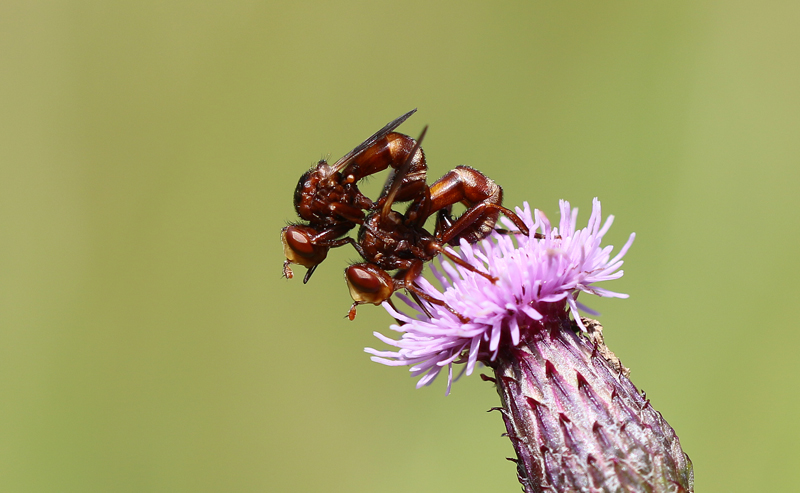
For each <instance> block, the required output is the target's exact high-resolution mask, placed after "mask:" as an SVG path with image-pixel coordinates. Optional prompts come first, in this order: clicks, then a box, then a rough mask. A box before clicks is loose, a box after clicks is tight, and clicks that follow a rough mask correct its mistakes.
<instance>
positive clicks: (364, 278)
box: [346, 265, 386, 294]
mask: <svg viewBox="0 0 800 493" xmlns="http://www.w3.org/2000/svg"><path fill="white" fill-rule="evenodd" d="M346 275H347V279H348V280H349V281H350V282H351V283H353V284H355V285H356V286H358V289H359V291H361V292H363V293H370V294H372V293H377V292H378V291H380V290H381V289H383V288H384V287H385V285H386V284H385V283H384V282H383V279H381V278H380V277H378V276H376V275H375V274H374V273H373V272H370V271H369V270H367V269H365V268H363V267H361V266H358V265H351V266H350V267H348V268H347V274H346Z"/></svg>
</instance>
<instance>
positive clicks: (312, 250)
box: [281, 224, 329, 268]
mask: <svg viewBox="0 0 800 493" xmlns="http://www.w3.org/2000/svg"><path fill="white" fill-rule="evenodd" d="M313 234H314V230H313V229H311V228H309V227H308V226H301V225H296V224H294V225H291V226H286V227H285V228H283V229H282V230H281V241H283V253H284V255H285V256H286V259H287V260H288V261H289V262H291V263H293V264H300V265H302V266H303V267H307V268H310V267H313V266H315V265H317V264H319V263H320V262H322V261H323V260H325V257H327V256H328V249H329V248H328V247H326V246H322V245H315V244H314V242H313V241H312V240H311V235H313Z"/></svg>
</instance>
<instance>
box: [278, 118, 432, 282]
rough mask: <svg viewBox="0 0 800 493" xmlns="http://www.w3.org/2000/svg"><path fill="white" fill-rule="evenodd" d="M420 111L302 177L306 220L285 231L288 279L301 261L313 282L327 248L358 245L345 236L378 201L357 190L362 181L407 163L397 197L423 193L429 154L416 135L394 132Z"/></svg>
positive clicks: (301, 211)
mask: <svg viewBox="0 0 800 493" xmlns="http://www.w3.org/2000/svg"><path fill="white" fill-rule="evenodd" d="M415 111H416V110H412V111H409V112H408V113H406V114H404V115H402V116H400V117H399V118H397V119H395V120H393V121H391V122H389V123H388V124H387V125H386V126H385V127H383V128H382V129H380V130H379V131H378V132H376V133H375V134H374V135H372V136H371V137H370V138H368V139H367V140H365V141H364V142H362V143H361V144H360V145H359V146H357V147H356V148H355V149H353V150H352V151H350V152H349V153H347V154H346V155H345V156H343V157H342V158H341V159H339V160H338V161H336V163H334V164H332V165H330V164H328V163H327V161H325V160H321V161H319V162H318V163H317V165H316V166H315V167H314V168H312V169H310V170H309V171H307V172H306V173H304V174H303V175H302V176H301V177H300V180H299V181H298V183H297V187H296V188H295V192H294V206H295V210H296V211H297V215H298V216H299V217H300V219H301V220H303V221H306V223H297V224H290V225H289V226H286V227H285V228H283V229H282V230H281V241H282V242H283V250H284V254H285V257H286V260H285V261H284V263H283V275H284V276H285V277H287V278H292V277H293V273H292V270H291V268H290V264H299V265H302V266H304V267H306V268H307V269H308V271H307V272H306V275H305V278H304V279H303V282H308V280H309V279H310V277H311V274H313V272H314V270H315V269H316V267H317V266H318V265H319V264H320V263H321V262H322V261H323V260H325V258H326V257H327V255H328V250H330V249H331V248H334V247H338V246H342V245H345V244H347V243H353V240H352V239H351V238H349V237H345V235H346V234H347V233H348V232H349V231H350V230H351V229H353V228H354V227H355V226H356V225H359V224H362V223H363V222H364V218H365V217H366V212H367V211H369V210H371V209H372V208H373V207H375V205H376V204H374V203H373V201H372V200H370V199H369V198H368V197H366V196H364V195H363V194H362V193H361V191H360V190H359V189H358V186H357V184H358V182H359V181H360V180H361V179H363V178H365V177H367V176H369V175H372V174H375V173H378V172H380V171H383V170H385V169H387V168H390V167H391V168H394V169H395V170H396V169H397V168H399V167H400V166H401V165H403V164H404V163H407V162H408V163H410V164H409V169H408V171H407V172H406V173H405V174H404V175H403V177H402V178H401V184H400V186H399V189H398V191H397V193H396V197H395V199H394V200H395V201H398V202H404V201H409V200H413V199H416V198H418V197H419V196H420V193H421V191H422V190H424V189H425V188H426V187H427V185H426V184H425V179H426V172H427V165H426V163H425V156H424V154H423V153H422V151H421V150H419V147H418V146H415V142H414V139H412V138H411V137H409V136H407V135H403V134H400V133H397V132H394V131H393V130H394V129H395V128H397V127H398V126H399V125H400V124H402V123H403V122H404V121H405V120H406V119H407V118H408V117H410V116H411V115H412V114H413V113H414V112H415ZM412 153H413V154H412Z"/></svg>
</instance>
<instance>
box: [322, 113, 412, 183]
mask: <svg viewBox="0 0 800 493" xmlns="http://www.w3.org/2000/svg"><path fill="white" fill-rule="evenodd" d="M416 111H417V109H416V108H414V109H413V110H411V111H409V112H408V113H406V114H405V115H402V116H400V117H397V118H395V119H394V120H392V121H390V122H389V123H387V124H386V126H385V127H383V128H382V129H380V130H378V131H377V132H375V134H374V135H372V137H370V138H368V139H367V140H365V141H364V142H362V143H360V144H359V145H358V146H357V147H356V148H355V149H353V150H352V151H350V152H348V153H347V154H345V155H344V156H342V157H341V158H340V159H339V160H338V161H336V162H335V163H334V164H333V166H332V168H333V170H334V171H341V170H343V169H344V168H345V166H347V165H348V164H350V162H351V161H353V159H355V158H356V157H358V155H359V154H361V153H362V152H364V151H365V150H367V149H369V147H370V146H372V144H374V143H375V142H377V141H378V140H380V139H382V138H383V137H386V135H388V134H389V133H391V132H392V131H393V130H394V129H396V128H397V127H399V126H400V125H401V124H402V123H403V122H404V121H406V120H408V117H410V116H411V115H413V114H414V113H415V112H416Z"/></svg>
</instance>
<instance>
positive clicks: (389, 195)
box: [381, 125, 428, 217]
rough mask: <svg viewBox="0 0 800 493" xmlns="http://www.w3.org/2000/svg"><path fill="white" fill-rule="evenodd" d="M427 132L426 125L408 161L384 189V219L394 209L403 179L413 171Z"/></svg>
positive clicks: (382, 196) (390, 177)
mask: <svg viewBox="0 0 800 493" xmlns="http://www.w3.org/2000/svg"><path fill="white" fill-rule="evenodd" d="M427 131H428V126H427V125H425V127H424V128H423V129H422V133H420V134H419V138H418V139H417V142H416V143H415V144H414V147H412V148H411V152H410V153H409V154H408V157H407V158H406V161H405V162H404V163H403V164H402V166H400V167H399V168H397V171H395V172H394V173H391V174H390V175H389V178H388V179H387V181H386V185H384V187H383V193H381V199H383V200H385V202H384V203H383V211H382V214H383V217H387V216H388V215H389V211H390V210H391V209H392V203H393V202H394V197H395V196H396V195H397V192H398V191H399V190H400V186H401V185H402V184H403V178H404V177H405V176H406V175H407V174H408V170H410V169H411V162H412V161H414V156H416V155H417V151H419V148H420V146H421V145H422V139H423V138H425V132H427ZM390 183H391V185H390ZM387 187H388V188H387Z"/></svg>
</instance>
